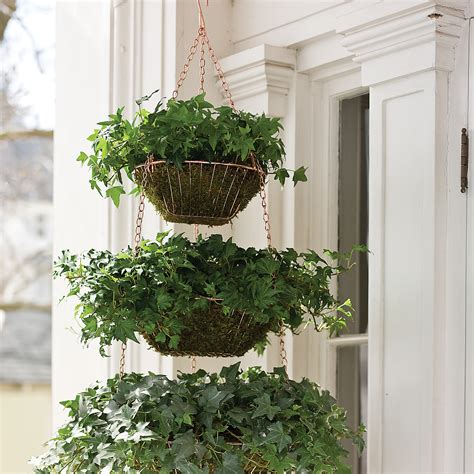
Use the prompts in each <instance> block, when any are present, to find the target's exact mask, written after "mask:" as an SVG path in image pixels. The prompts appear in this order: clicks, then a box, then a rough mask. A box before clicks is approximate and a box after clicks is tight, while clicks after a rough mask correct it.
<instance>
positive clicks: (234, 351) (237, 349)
mask: <svg viewBox="0 0 474 474" xmlns="http://www.w3.org/2000/svg"><path fill="white" fill-rule="evenodd" d="M183 326H184V328H183V330H182V332H181V339H180V341H179V343H178V347H177V348H176V349H170V347H169V345H168V341H167V342H165V343H160V342H156V341H155V338H154V336H153V334H148V333H145V332H143V333H142V336H143V337H144V338H145V340H146V341H147V342H148V344H150V346H151V347H152V348H153V349H155V350H156V351H158V352H161V353H162V354H165V355H172V356H190V355H194V356H207V357H233V356H242V355H244V354H245V353H246V352H247V351H249V350H250V349H252V348H253V347H254V346H255V344H257V343H258V342H262V341H264V340H265V338H266V335H267V333H268V332H269V331H270V330H271V326H272V324H271V323H258V322H255V321H254V320H253V318H252V317H251V316H250V315H249V316H246V315H245V314H242V313H238V312H236V311H234V312H231V313H230V314H228V315H225V314H224V313H223V311H222V308H221V306H219V305H218V304H212V305H211V307H210V308H209V310H208V311H203V312H195V313H192V314H190V315H186V316H184V317H183Z"/></svg>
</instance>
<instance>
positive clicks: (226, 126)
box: [77, 91, 306, 206]
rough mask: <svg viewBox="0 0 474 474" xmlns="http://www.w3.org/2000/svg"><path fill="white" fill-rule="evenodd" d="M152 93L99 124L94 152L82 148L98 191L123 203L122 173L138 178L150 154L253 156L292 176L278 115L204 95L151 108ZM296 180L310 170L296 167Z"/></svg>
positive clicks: (242, 159) (234, 159) (241, 159)
mask: <svg viewBox="0 0 474 474" xmlns="http://www.w3.org/2000/svg"><path fill="white" fill-rule="evenodd" d="M155 92H157V91H155ZM152 95H153V94H152ZM152 95H150V96H146V97H144V98H142V99H140V100H138V101H137V104H138V105H139V110H138V112H137V113H136V114H135V116H134V118H133V119H132V120H131V121H129V120H127V119H126V118H125V117H124V108H123V107H122V108H119V109H118V110H117V112H116V113H115V114H111V115H109V119H108V120H106V121H103V122H99V124H98V125H99V126H100V128H97V129H95V130H94V132H93V133H92V134H91V135H90V136H89V138H88V139H89V140H90V141H91V142H92V149H93V153H92V154H88V153H85V152H81V153H80V155H79V157H78V158H77V159H78V161H80V162H82V163H83V164H86V165H87V166H88V167H89V168H90V170H91V179H90V184H91V187H92V189H95V190H97V191H98V192H99V193H101V194H102V192H103V189H105V195H106V196H107V197H110V198H112V200H113V201H114V203H115V204H116V205H117V206H118V204H119V201H120V196H121V195H122V194H124V193H125V191H124V188H123V175H122V172H123V173H124V174H125V175H126V176H128V178H130V179H131V180H132V181H133V180H134V176H133V172H134V170H135V168H136V167H137V166H138V165H140V164H143V163H145V161H146V160H147V157H148V156H149V155H153V157H154V158H155V159H157V160H165V161H166V162H167V163H169V164H171V165H174V166H177V167H178V168H180V167H182V165H183V163H184V162H185V161H190V160H191V161H192V160H200V161H209V162H211V161H214V162H223V163H229V162H231V163H241V164H246V165H249V166H250V165H251V158H250V156H251V155H253V156H254V157H255V160H256V162H257V163H258V164H259V165H260V166H261V167H262V168H263V170H264V171H265V172H267V173H270V174H274V175H275V179H278V180H279V181H280V182H281V183H282V184H284V183H285V180H286V179H287V178H289V177H290V171H289V170H287V169H286V168H284V167H283V162H284V157H285V148H284V145H283V142H282V140H281V139H280V138H279V136H278V132H279V130H280V129H281V128H282V126H281V123H280V120H279V119H278V118H273V117H267V116H266V115H265V114H262V115H255V114H251V113H250V112H244V111H238V112H236V111H234V110H233V109H232V108H231V107H228V106H221V107H214V106H213V105H212V104H211V103H209V102H207V101H206V100H205V95H204V94H200V95H198V96H196V97H192V98H191V99H189V100H175V99H170V100H168V101H167V103H166V105H165V103H164V102H163V101H162V100H160V101H159V102H158V104H157V106H156V107H155V109H154V110H153V111H151V112H150V111H147V110H145V109H143V108H142V107H141V104H142V103H143V102H144V101H145V100H148V99H149V98H150V97H151V96H152ZM292 179H293V182H294V183H295V184H296V183H297V182H298V181H306V175H305V168H304V167H300V168H298V169H297V170H296V171H294V173H293V176H292ZM136 191H138V188H136V189H135V192H136Z"/></svg>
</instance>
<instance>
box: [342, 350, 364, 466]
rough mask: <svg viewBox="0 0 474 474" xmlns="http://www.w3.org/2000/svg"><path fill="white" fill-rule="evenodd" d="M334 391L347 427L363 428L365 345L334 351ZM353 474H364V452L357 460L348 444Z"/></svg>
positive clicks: (355, 450)
mask: <svg viewBox="0 0 474 474" xmlns="http://www.w3.org/2000/svg"><path fill="white" fill-rule="evenodd" d="M336 367H337V378H336V391H337V401H338V403H339V404H340V405H341V406H343V407H345V408H346V409H347V418H348V423H349V426H351V427H352V428H353V429H356V428H357V427H358V426H359V425H360V424H361V423H363V424H364V425H367V345H362V346H353V347H339V348H338V349H337V366H336ZM345 447H346V449H347V450H348V451H349V453H350V456H349V458H348V459H349V461H350V465H351V466H352V472H353V474H364V473H366V472H367V453H366V451H364V453H363V455H362V457H361V458H359V456H358V454H357V449H355V447H354V446H353V445H352V444H351V443H345Z"/></svg>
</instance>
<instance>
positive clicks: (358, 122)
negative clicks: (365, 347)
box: [338, 95, 369, 334]
mask: <svg viewBox="0 0 474 474" xmlns="http://www.w3.org/2000/svg"><path fill="white" fill-rule="evenodd" d="M368 110H369V96H368V95H364V96H360V97H355V98H353V99H346V100H343V101H341V111H340V112H341V114H340V118H341V122H340V146H339V148H340V153H339V218H338V227H339V251H340V252H348V251H350V250H351V248H352V246H353V245H354V244H365V245H366V244H367V237H368V235H367V234H368V220H369V212H368V206H369V190H368V159H369V158H368V149H369V147H368ZM354 261H355V263H356V266H355V267H354V268H353V269H352V270H351V271H350V272H348V273H345V274H342V275H341V276H340V277H339V281H338V292H339V299H340V300H341V301H345V300H346V299H348V298H349V299H350V300H351V301H352V304H353V306H354V308H355V317H354V319H353V321H350V322H349V323H348V325H347V329H346V331H345V333H346V334H358V333H366V332H367V317H368V262H367V255H366V254H355V258H354Z"/></svg>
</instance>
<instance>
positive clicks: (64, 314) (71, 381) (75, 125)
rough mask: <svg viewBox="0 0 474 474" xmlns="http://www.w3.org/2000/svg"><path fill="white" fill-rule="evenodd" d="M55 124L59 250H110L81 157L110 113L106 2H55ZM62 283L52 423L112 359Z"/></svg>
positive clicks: (56, 289)
mask: <svg viewBox="0 0 474 474" xmlns="http://www.w3.org/2000/svg"><path fill="white" fill-rule="evenodd" d="M56 18H57V20H56V22H57V34H56V57H57V62H56V83H57V88H56V104H57V105H56V129H55V145H54V146H55V149H54V255H55V256H58V255H59V252H60V251H61V250H62V249H70V250H71V251H72V252H81V251H83V250H87V249H89V248H91V247H97V248H105V247H106V246H107V244H108V236H109V227H108V219H109V208H108V205H107V202H106V201H105V200H104V199H102V198H101V197H100V196H99V195H98V194H97V193H96V192H94V191H92V190H90V186H89V183H88V179H89V170H88V169H86V168H82V169H81V167H80V165H79V163H78V162H77V161H76V157H77V155H78V154H79V152H80V151H81V150H86V149H88V148H89V146H90V143H89V142H87V141H86V139H85V138H86V137H87V136H88V135H90V133H91V131H92V129H93V128H94V124H95V123H96V122H98V121H99V120H101V119H103V117H104V116H106V115H107V114H108V113H109V110H110V88H109V87H110V67H111V64H110V57H109V48H110V44H111V35H112V31H111V23H110V19H111V12H110V5H109V2H79V1H77V2H58V4H57V10H56ZM66 291H67V290H66V285H65V283H64V281H55V283H54V285H53V339H52V390H53V414H54V419H53V423H54V426H57V424H58V423H59V422H60V420H61V419H62V417H63V410H62V408H61V407H60V406H59V401H61V400H65V399H69V398H72V397H74V396H75V394H76V393H77V392H78V391H80V390H83V389H84V388H85V387H86V386H87V385H88V384H89V383H91V382H93V381H94V380H96V379H98V378H106V377H107V375H108V360H107V359H104V358H101V357H100V356H99V355H98V348H97V345H96V344H91V347H90V348H88V349H85V348H83V347H82V345H81V343H80V338H79V335H78V324H77V322H76V321H75V320H74V317H73V312H74V302H73V301H72V300H66V301H64V302H62V303H60V304H57V302H58V301H59V299H60V298H61V297H62V296H64V295H65V293H66Z"/></svg>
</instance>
